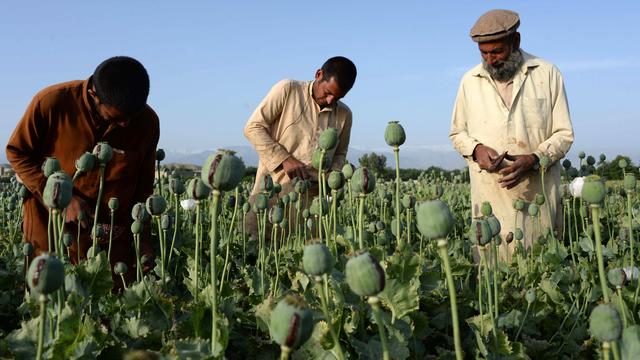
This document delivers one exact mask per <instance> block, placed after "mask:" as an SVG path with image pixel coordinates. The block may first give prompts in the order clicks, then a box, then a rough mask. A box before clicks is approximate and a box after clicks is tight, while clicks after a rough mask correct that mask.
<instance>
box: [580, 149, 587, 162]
mask: <svg viewBox="0 0 640 360" xmlns="http://www.w3.org/2000/svg"><path fill="white" fill-rule="evenodd" d="M585 156H587V154H585V153H584V151H580V152H579V153H578V158H580V159H581V160H582V159H584V157H585Z"/></svg>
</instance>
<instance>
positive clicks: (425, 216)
mask: <svg viewBox="0 0 640 360" xmlns="http://www.w3.org/2000/svg"><path fill="white" fill-rule="evenodd" d="M416 220H417V222H418V230H419V231H420V233H421V234H422V235H423V236H425V237H426V238H428V239H441V238H445V237H447V234H449V232H450V231H451V229H452V228H453V224H454V222H455V220H454V218H453V215H452V214H451V210H449V206H448V205H447V204H446V203H445V202H444V201H442V200H430V201H424V202H421V203H418V204H417V205H416Z"/></svg>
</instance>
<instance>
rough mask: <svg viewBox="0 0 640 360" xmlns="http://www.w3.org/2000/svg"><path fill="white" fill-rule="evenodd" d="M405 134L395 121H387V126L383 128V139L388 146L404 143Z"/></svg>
mask: <svg viewBox="0 0 640 360" xmlns="http://www.w3.org/2000/svg"><path fill="white" fill-rule="evenodd" d="M406 139H407V135H406V134H405V132H404V128H403V127H402V125H400V124H399V123H398V122H397V121H389V124H388V125H387V128H386V129H385V130H384V141H385V142H386V143H387V145H389V146H394V147H396V146H400V145H402V144H404V142H405V140H406Z"/></svg>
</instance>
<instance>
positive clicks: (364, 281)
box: [345, 252, 385, 296]
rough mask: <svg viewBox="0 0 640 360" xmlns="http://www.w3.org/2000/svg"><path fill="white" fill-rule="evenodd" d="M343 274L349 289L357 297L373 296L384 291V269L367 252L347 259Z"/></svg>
mask: <svg viewBox="0 0 640 360" xmlns="http://www.w3.org/2000/svg"><path fill="white" fill-rule="evenodd" d="M345 272H346V277H347V284H348V285H349V288H351V291H353V292H354V293H355V294H357V295H359V296H375V295H378V294H379V293H380V292H381V291H382V290H384V286H385V273H384V269H382V266H380V263H379V262H378V260H376V258H374V257H373V256H372V255H371V254H369V253H368V252H364V253H361V254H359V255H356V256H354V257H352V258H351V259H349V261H347V265H346V267H345Z"/></svg>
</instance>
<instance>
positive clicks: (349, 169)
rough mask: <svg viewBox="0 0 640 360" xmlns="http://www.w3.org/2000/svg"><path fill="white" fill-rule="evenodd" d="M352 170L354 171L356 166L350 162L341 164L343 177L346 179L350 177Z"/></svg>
mask: <svg viewBox="0 0 640 360" xmlns="http://www.w3.org/2000/svg"><path fill="white" fill-rule="evenodd" d="M354 171H356V167H355V166H353V165H352V164H351V163H348V162H347V163H345V164H344V166H342V175H344V178H345V179H347V180H349V179H351V177H352V176H353V172H354Z"/></svg>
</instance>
